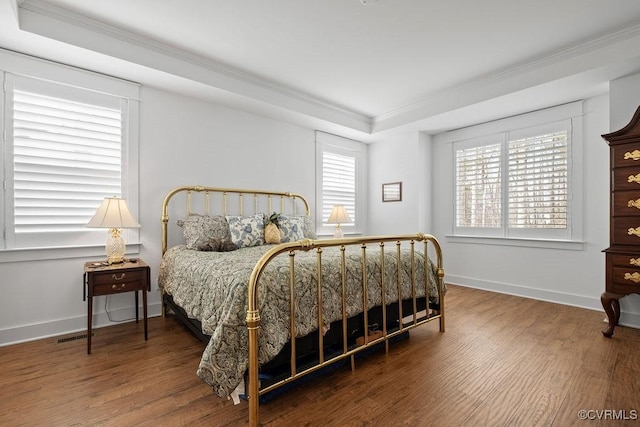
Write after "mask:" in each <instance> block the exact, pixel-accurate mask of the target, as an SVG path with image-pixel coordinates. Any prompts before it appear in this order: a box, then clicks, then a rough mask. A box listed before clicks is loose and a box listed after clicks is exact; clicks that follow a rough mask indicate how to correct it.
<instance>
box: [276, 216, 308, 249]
mask: <svg viewBox="0 0 640 427" xmlns="http://www.w3.org/2000/svg"><path fill="white" fill-rule="evenodd" d="M278 221H279V224H280V231H282V239H281V240H280V241H281V242H282V243H286V242H297V241H298V240H302V239H304V217H301V216H287V215H280V217H279V219H278Z"/></svg>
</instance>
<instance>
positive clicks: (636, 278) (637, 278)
mask: <svg viewBox="0 0 640 427" xmlns="http://www.w3.org/2000/svg"><path fill="white" fill-rule="evenodd" d="M624 280H631V281H632V282H633V283H640V273H638V272H635V273H633V274H631V273H624Z"/></svg>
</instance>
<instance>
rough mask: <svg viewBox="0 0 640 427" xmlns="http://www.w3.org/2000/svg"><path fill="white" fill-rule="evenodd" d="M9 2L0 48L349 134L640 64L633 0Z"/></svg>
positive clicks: (599, 80)
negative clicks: (364, 2)
mask: <svg viewBox="0 0 640 427" xmlns="http://www.w3.org/2000/svg"><path fill="white" fill-rule="evenodd" d="M366 3H367V5H366V6H365V5H363V4H362V3H361V1H360V0H262V1H260V0H180V1H178V0H173V1H171V0H163V1H159V0H135V1H132V0H109V1H104V0H48V1H41V0H24V1H18V3H16V1H15V0H0V47H4V48H8V49H13V50H19V51H21V52H25V53H29V54H34V55H38V56H41V57H45V58H47V59H53V60H57V61H61V62H65V63H68V64H70V65H75V66H80V67H84V68H88V69H93V70H97V71H102V72H105V73H109V74H112V75H115V76H118V77H123V78H127V79H132V80H135V81H139V82H141V83H143V84H149V85H157V86H161V87H164V88H168V89H169V90H173V91H177V92H183V93H187V94H190V95H195V96H200V97H205V98H208V99H213V100H215V101H216V102H222V103H225V104H229V105H231V106H233V107H236V108H242V109H245V110H248V111H251V112H256V113H259V114H265V115H267V116H271V117H277V118H281V119H285V120H289V121H292V122H295V123H300V124H303V125H307V126H312V127H315V128H325V129H328V130H332V131H334V132H336V133H341V134H345V136H351V137H356V138H359V139H364V140H374V139H375V138H376V137H379V136H380V135H384V134H385V133H388V132H389V131H393V130H398V129H402V130H404V129H412V130H425V131H430V132H435V131H441V130H445V129H449V128H453V127H460V126H466V125H469V124H473V123H477V122H479V121H485V120H491V119H495V118H497V117H500V115H504V114H514V113H519V112H524V111H528V110H532V109H536V108H542V107H545V106H550V105H553V104H557V103H562V102H568V101H572V100H575V99H579V98H582V97H586V96H593V95H596V94H599V93H605V92H606V91H607V82H608V81H609V80H611V79H613V78H618V77H621V76H622V75H625V74H628V73H632V72H637V71H638V70H640V2H639V1H637V0H615V1H603V0H537V1H525V0H522V1H517V0H483V1H477V0H450V1H434V0H368V1H367V2H366Z"/></svg>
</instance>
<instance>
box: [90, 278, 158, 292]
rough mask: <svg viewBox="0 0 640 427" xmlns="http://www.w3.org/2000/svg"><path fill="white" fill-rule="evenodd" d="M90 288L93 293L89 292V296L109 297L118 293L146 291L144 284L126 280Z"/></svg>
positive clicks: (138, 281) (95, 285) (139, 281)
mask: <svg viewBox="0 0 640 427" xmlns="http://www.w3.org/2000/svg"><path fill="white" fill-rule="evenodd" d="M91 288H92V290H93V292H91V291H90V295H94V296H95V295H110V294H116V293H118V292H130V291H144V290H145V289H146V282H144V281H141V280H139V279H138V280H134V281H132V280H127V281H120V282H111V283H101V284H94V285H93V286H92V287H91Z"/></svg>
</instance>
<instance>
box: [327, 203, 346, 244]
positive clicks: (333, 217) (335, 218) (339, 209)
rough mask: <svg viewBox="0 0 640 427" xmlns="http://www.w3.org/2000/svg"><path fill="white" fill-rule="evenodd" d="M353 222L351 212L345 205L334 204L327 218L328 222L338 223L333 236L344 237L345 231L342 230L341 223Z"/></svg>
mask: <svg viewBox="0 0 640 427" xmlns="http://www.w3.org/2000/svg"><path fill="white" fill-rule="evenodd" d="M348 222H351V218H349V214H348V213H347V210H346V209H345V208H344V206H343V205H334V206H333V209H331V214H330V215H329V219H327V224H337V225H336V229H335V231H334V232H333V237H336V238H341V237H344V233H343V232H342V228H340V224H345V223H348Z"/></svg>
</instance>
